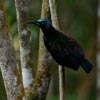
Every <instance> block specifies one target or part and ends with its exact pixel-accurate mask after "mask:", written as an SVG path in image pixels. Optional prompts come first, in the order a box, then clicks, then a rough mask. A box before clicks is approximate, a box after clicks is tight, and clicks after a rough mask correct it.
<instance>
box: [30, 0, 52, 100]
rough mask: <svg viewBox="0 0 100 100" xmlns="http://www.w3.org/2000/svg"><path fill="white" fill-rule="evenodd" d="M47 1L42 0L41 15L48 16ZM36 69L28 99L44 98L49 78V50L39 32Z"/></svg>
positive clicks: (41, 99) (39, 99)
mask: <svg viewBox="0 0 100 100" xmlns="http://www.w3.org/2000/svg"><path fill="white" fill-rule="evenodd" d="M49 15H50V12H49V3H48V0H42V11H41V17H42V18H48V17H49ZM38 58H39V59H38V70H37V74H36V79H35V82H34V85H33V88H32V90H31V91H30V94H29V98H28V100H45V99H46V96H47V93H48V88H49V84H50V79H51V65H50V62H51V57H50V54H49V52H48V51H47V49H46V48H45V46H44V42H43V34H42V32H40V40H39V57H38Z"/></svg>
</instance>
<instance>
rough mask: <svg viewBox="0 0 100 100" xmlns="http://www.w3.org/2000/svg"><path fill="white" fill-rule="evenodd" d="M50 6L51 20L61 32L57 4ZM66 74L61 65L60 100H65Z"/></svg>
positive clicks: (53, 1) (50, 3)
mask: <svg viewBox="0 0 100 100" xmlns="http://www.w3.org/2000/svg"><path fill="white" fill-rule="evenodd" d="M49 5H50V12H51V19H52V23H53V26H54V27H55V28H56V29H58V30H59V23H58V18H57V12H56V4H55V0H49ZM64 78H65V72H64V67H62V66H60V65H59V93H60V100H64V88H65V79H64Z"/></svg>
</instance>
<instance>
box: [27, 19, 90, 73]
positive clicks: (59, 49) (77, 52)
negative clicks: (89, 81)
mask: <svg viewBox="0 0 100 100" xmlns="http://www.w3.org/2000/svg"><path fill="white" fill-rule="evenodd" d="M28 23H32V21H31V22H28ZM33 24H35V25H37V26H39V27H40V28H41V29H42V31H43V33H44V36H43V39H44V44H45V46H46V48H47V49H48V51H49V52H50V53H51V55H52V57H53V58H54V60H55V61H56V62H57V63H58V64H60V65H62V66H66V67H69V68H72V69H74V70H77V69H78V68H79V66H80V65H81V66H82V68H83V69H84V70H85V71H86V72H87V73H89V72H90V71H91V69H92V64H91V63H90V62H89V61H88V60H87V59H85V55H84V52H83V50H82V48H81V47H80V45H79V44H78V43H77V42H76V41H75V40H74V39H73V38H72V37H70V36H69V35H68V34H65V33H63V32H60V31H58V30H56V29H55V28H54V27H53V26H52V24H51V23H50V21H49V20H47V19H39V20H37V21H35V22H33Z"/></svg>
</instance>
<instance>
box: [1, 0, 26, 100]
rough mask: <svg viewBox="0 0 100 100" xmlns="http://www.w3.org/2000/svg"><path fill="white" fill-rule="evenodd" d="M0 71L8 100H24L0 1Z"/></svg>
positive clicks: (3, 8) (8, 29)
mask: <svg viewBox="0 0 100 100" xmlns="http://www.w3.org/2000/svg"><path fill="white" fill-rule="evenodd" d="M0 69H1V72H2V76H3V80H4V85H5V89H6V93H7V98H8V100H25V99H24V98H25V97H24V91H23V86H22V79H21V74H20V71H19V69H17V64H16V58H15V51H14V47H13V43H12V39H11V31H10V27H9V25H8V21H7V16H6V11H5V7H4V0H0Z"/></svg>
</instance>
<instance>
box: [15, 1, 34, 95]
mask: <svg viewBox="0 0 100 100" xmlns="http://www.w3.org/2000/svg"><path fill="white" fill-rule="evenodd" d="M29 2H30V1H29V0H15V6H16V12H17V22H18V33H19V43H20V58H21V69H22V77H23V85H24V88H25V93H26V95H27V92H28V90H29V89H30V88H31V86H32V84H33V81H34V76H33V59H32V55H33V54H32V45H31V38H30V31H29V29H28V27H27V24H26V22H27V21H28V17H29V15H28V14H29V11H28V6H29V5H28V4H29Z"/></svg>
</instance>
